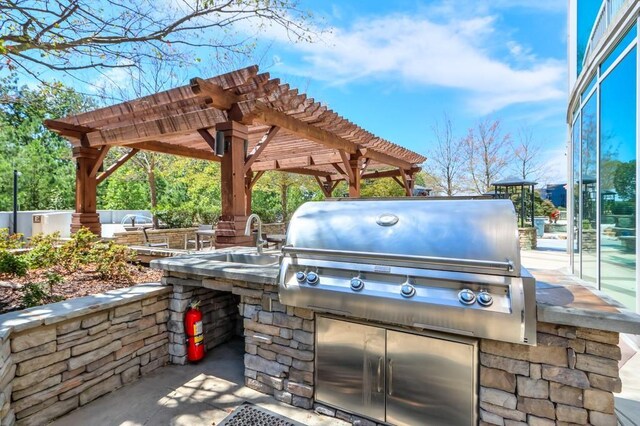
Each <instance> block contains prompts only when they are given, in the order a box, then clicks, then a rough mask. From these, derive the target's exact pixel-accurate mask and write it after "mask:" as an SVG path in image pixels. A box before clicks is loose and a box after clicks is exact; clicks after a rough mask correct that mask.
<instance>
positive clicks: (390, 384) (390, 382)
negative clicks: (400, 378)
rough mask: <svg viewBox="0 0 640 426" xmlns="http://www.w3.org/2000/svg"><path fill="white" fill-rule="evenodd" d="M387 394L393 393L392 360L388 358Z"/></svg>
mask: <svg viewBox="0 0 640 426" xmlns="http://www.w3.org/2000/svg"><path fill="white" fill-rule="evenodd" d="M387 393H388V394H389V396H391V395H393V360H392V359H390V360H389V388H388V392H387Z"/></svg>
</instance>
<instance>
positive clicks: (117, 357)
mask: <svg viewBox="0 0 640 426" xmlns="http://www.w3.org/2000/svg"><path fill="white" fill-rule="evenodd" d="M170 291H171V289H170V288H166V287H161V286H159V285H147V286H134V287H131V288H128V289H121V290H116V291H112V292H107V293H105V294H102V295H96V296H89V297H83V298H78V299H74V300H70V301H66V302H61V303H56V304H51V305H47V309H46V312H48V313H46V314H42V311H43V309H42V307H37V308H32V309H27V310H24V311H20V312H17V313H9V314H6V315H2V316H0V328H3V327H5V328H4V333H3V335H4V336H5V338H4V339H3V341H2V345H1V346H0V347H1V349H0V358H1V359H2V361H3V362H2V368H1V370H0V392H1V393H0V407H2V408H1V409H0V410H1V411H0V415H1V416H0V419H1V420H0V424H1V425H2V426H9V425H13V424H14V423H15V424H18V425H41V424H46V423H47V422H48V421H50V420H52V419H54V418H56V417H58V416H61V415H63V414H65V413H67V412H69V411H71V410H73V409H75V408H77V407H79V406H82V405H85V404H87V403H89V402H91V401H93V400H94V399H96V398H98V397H99V396H101V395H104V394H105V393H108V392H111V391H113V390H114V389H117V388H119V387H121V386H123V385H124V384H127V383H130V382H133V381H135V380H137V379H138V377H139V376H140V375H144V374H146V373H148V372H150V371H153V370H155V369H156V368H158V367H161V366H163V365H165V364H166V363H167V362H168V332H167V320H168V316H169V311H168V306H169V293H170Z"/></svg>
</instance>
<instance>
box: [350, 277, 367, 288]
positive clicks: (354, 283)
mask: <svg viewBox="0 0 640 426" xmlns="http://www.w3.org/2000/svg"><path fill="white" fill-rule="evenodd" d="M363 288H364V281H362V280H361V279H360V278H351V290H353V291H360V290H362V289H363Z"/></svg>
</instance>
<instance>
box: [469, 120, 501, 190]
mask: <svg viewBox="0 0 640 426" xmlns="http://www.w3.org/2000/svg"><path fill="white" fill-rule="evenodd" d="M510 142H511V137H510V135H509V134H508V133H507V134H502V130H501V129H500V120H490V119H486V120H484V121H480V122H479V123H478V124H477V126H476V127H475V128H472V129H469V133H468V135H467V137H466V139H465V142H464V146H465V153H466V157H467V164H468V171H469V176H470V179H471V184H472V186H473V189H474V190H475V191H476V192H477V193H478V194H484V193H486V192H487V191H489V189H490V188H491V184H492V183H493V182H494V181H495V180H496V179H497V178H499V177H500V175H501V174H502V172H503V171H504V169H505V168H506V167H507V164H508V161H507V155H508V152H507V150H508V148H509V143H510Z"/></svg>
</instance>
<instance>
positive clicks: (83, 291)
mask: <svg viewBox="0 0 640 426" xmlns="http://www.w3.org/2000/svg"><path fill="white" fill-rule="evenodd" d="M51 272H56V273H58V274H60V275H61V276H63V277H64V281H63V282H61V283H59V284H55V285H53V286H52V289H51V295H52V296H53V297H55V298H58V299H59V300H66V299H73V298H76V297H82V296H88V295H91V294H98V293H103V292H105V291H107V290H113V289H117V288H125V287H131V286H132V285H135V284H142V283H149V282H158V281H160V277H162V271H156V270H152V269H150V268H147V267H144V266H140V265H130V266H129V273H130V280H108V279H107V280H106V279H103V278H100V276H99V275H98V274H97V273H96V272H95V271H93V270H91V268H90V267H87V268H84V269H81V270H78V271H75V272H72V273H68V272H66V271H65V270H64V269H62V268H58V267H54V268H48V269H46V270H34V271H29V272H28V273H27V276H25V277H20V278H15V277H7V276H2V275H0V314H3V313H7V312H11V311H15V310H18V309H23V308H24V307H23V306H22V301H21V299H22V295H23V292H22V290H21V289H22V286H23V285H24V284H27V283H45V282H47V273H51ZM53 301H54V300H51V301H50V302H53Z"/></svg>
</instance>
